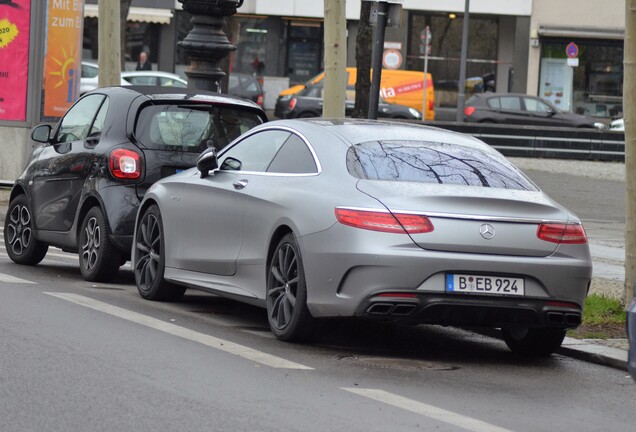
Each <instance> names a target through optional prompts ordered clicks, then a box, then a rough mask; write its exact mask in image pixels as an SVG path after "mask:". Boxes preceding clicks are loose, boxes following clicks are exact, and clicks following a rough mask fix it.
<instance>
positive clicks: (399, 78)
mask: <svg viewBox="0 0 636 432" xmlns="http://www.w3.org/2000/svg"><path fill="white" fill-rule="evenodd" d="M427 75H428V76H427V77H426V94H427V97H426V110H425V111H426V112H425V115H424V119H425V120H435V89H434V88H433V77H432V75H431V74H430V73H429V74H427ZM357 77H358V70H357V68H354V67H348V68H347V86H348V87H350V86H355V84H356V80H357ZM324 78H325V72H324V71H323V72H321V73H319V74H318V75H316V76H315V77H313V78H312V79H310V80H309V81H307V83H306V84H299V85H295V86H293V87H290V88H288V89H287V90H283V91H282V92H280V94H279V97H282V96H289V95H294V94H297V93H298V92H300V91H302V90H303V89H305V88H306V87H307V86H308V85H315V84H318V83H320V82H321V81H322V80H323V79H324ZM380 96H381V97H382V99H384V100H385V101H386V102H387V103H393V104H400V105H406V106H409V107H411V108H414V109H416V110H418V111H419V112H422V107H423V104H424V72H420V71H412V70H399V69H395V70H394V69H382V79H381V80H380Z"/></svg>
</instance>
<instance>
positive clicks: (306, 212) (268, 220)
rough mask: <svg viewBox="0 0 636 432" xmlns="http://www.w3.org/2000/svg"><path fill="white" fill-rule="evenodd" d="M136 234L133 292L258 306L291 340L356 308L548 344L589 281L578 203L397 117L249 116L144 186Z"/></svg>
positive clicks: (491, 154) (539, 346)
mask: <svg viewBox="0 0 636 432" xmlns="http://www.w3.org/2000/svg"><path fill="white" fill-rule="evenodd" d="M133 244H134V247H133V257H132V261H133V263H132V264H133V270H134V274H135V281H136V284H137V289H138V291H139V293H140V295H141V296H142V297H143V298H145V299H151V300H159V299H170V300H174V299H178V298H179V297H181V296H182V295H183V293H184V291H185V290H186V287H190V288H196V289H200V290H204V291H208V292H212V293H214V294H219V295H223V296H227V297H230V298H232V299H236V300H240V301H244V302H247V303H251V304H255V305H259V306H262V307H264V308H265V309H266V311H267V318H268V321H269V327H270V329H271V330H272V332H273V333H274V335H275V336H276V337H277V338H279V339H281V340H288V341H293V340H303V339H306V338H308V337H311V334H312V331H313V330H314V328H315V327H314V325H315V319H317V318H323V317H324V318H326V317H359V318H369V319H373V318H376V319H382V320H395V321H403V322H407V323H412V324H421V323H427V324H443V325H466V326H468V325H475V326H486V327H493V328H501V329H502V334H503V338H504V340H505V342H506V343H507V344H508V346H509V347H510V349H512V350H513V351H515V352H517V353H520V354H524V355H531V356H534V355H548V354H550V353H552V352H554V351H555V350H556V349H558V348H559V346H560V345H561V342H562V341H563V338H564V336H565V332H566V329H568V328H574V327H576V326H578V325H579V324H580V323H581V314H582V308H583V305H584V302H585V297H586V295H587V290H588V287H589V283H590V280H591V277H592V261H591V257H590V251H589V248H588V244H587V237H586V234H585V230H584V229H583V226H582V225H581V221H580V220H579V219H578V218H577V217H576V216H575V215H574V214H572V213H571V212H570V211H568V210H566V209H565V208H563V207H562V206H560V205H558V204H557V203H555V202H554V201H553V200H551V199H550V198H549V197H548V196H546V195H545V194H544V193H543V192H541V190H539V188H538V187H537V186H536V185H535V184H533V183H532V182H531V181H530V180H529V179H528V178H527V177H526V176H525V175H524V174H523V173H522V172H520V171H519V170H518V169H517V168H515V167H514V166H513V165H512V164H511V163H510V162H509V161H508V160H507V159H505V158H504V157H503V156H502V155H501V154H500V153H499V152H497V151H496V150H494V149H492V148H491V147H490V146H488V145H486V144H484V143H483V142H481V141H478V140H477V139H474V138H472V137H469V136H467V135H463V134H459V133H454V132H448V131H444V130H442V129H439V128H431V127H426V126H422V125H416V124H410V123H405V122H394V123H392V122H388V121H373V120H360V119H339V120H326V119H304V120H279V121H275V122H271V123H268V124H265V125H261V126H257V127H255V128H254V129H252V130H251V131H249V132H247V133H246V134H244V135H242V136H241V137H240V138H239V139H238V140H236V141H234V142H233V143H231V144H230V145H229V146H228V147H226V148H225V149H223V150H221V152H220V153H219V154H218V156H217V154H216V153H215V152H214V151H211V150H210V151H205V152H204V153H203V154H202V155H201V156H200V158H199V160H198V162H197V168H196V169H194V168H193V169H190V170H187V171H184V172H182V173H179V174H177V175H174V176H171V177H168V178H164V179H162V180H160V181H158V182H157V183H155V184H154V185H153V186H152V187H151V188H150V189H149V190H148V192H147V193H146V195H145V196H144V199H143V202H142V204H141V206H140V208H139V213H138V216H137V220H136V223H135V241H134V242H133Z"/></svg>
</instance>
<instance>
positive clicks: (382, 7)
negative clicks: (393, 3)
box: [367, 0, 389, 120]
mask: <svg viewBox="0 0 636 432" xmlns="http://www.w3.org/2000/svg"><path fill="white" fill-rule="evenodd" d="M388 10H389V4H388V3H387V1H386V0H380V1H379V2H378V20H377V24H376V28H375V41H374V43H373V61H372V62H371V68H372V69H373V77H372V78H371V94H370V95H369V115H368V116H367V117H368V118H370V119H374V120H375V119H377V118H378V104H379V102H380V80H381V78H382V54H383V53H384V33H385V30H386V21H387V12H388Z"/></svg>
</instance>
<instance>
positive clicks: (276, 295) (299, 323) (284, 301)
mask: <svg viewBox="0 0 636 432" xmlns="http://www.w3.org/2000/svg"><path fill="white" fill-rule="evenodd" d="M266 298H267V320H268V322H269V327H270V329H271V331H272V333H273V334H274V336H276V338H278V339H279V340H283V341H288V342H300V341H305V340H308V339H310V338H311V336H312V335H313V330H314V327H315V322H314V319H313V317H312V316H311V313H310V312H309V309H308V308H307V285H306V282H305V272H304V268H303V262H302V257H301V256H300V249H299V248H298V244H297V243H296V239H295V238H294V235H293V234H291V233H288V234H286V235H285V236H284V237H283V238H282V239H281V240H280V242H279V243H278V245H277V246H276V249H275V251H274V254H273V255H272V260H271V262H270V264H269V270H268V272H267V290H266Z"/></svg>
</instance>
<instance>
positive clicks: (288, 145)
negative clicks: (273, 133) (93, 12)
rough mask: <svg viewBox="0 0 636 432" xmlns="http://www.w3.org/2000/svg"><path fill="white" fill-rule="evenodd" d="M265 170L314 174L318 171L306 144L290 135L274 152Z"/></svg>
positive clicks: (297, 137)
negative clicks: (274, 154) (277, 150)
mask: <svg viewBox="0 0 636 432" xmlns="http://www.w3.org/2000/svg"><path fill="white" fill-rule="evenodd" d="M267 172H270V173H282V174H314V173H317V172H318V168H317V167H316V162H315V161H314V157H313V156H312V154H311V151H310V150H309V148H308V147H307V144H306V143H305V142H304V141H303V140H302V139H301V138H300V137H299V136H298V135H291V136H290V137H289V138H288V139H287V141H285V143H284V144H283V146H282V147H281V149H280V151H279V152H278V153H276V156H275V157H274V160H273V161H272V163H271V164H270V165H269V168H268V169H267Z"/></svg>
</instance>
